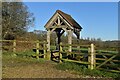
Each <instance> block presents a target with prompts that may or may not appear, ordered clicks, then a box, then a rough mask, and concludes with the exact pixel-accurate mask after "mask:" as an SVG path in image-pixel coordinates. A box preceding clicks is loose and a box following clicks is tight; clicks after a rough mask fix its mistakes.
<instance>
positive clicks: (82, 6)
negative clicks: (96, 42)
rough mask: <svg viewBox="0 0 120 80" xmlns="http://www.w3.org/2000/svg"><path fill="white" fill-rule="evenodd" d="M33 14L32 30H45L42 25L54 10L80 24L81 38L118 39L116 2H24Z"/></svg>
mask: <svg viewBox="0 0 120 80" xmlns="http://www.w3.org/2000/svg"><path fill="white" fill-rule="evenodd" d="M24 4H25V5H27V6H28V10H29V11H30V12H31V13H33V14H34V17H35V26H34V27H32V28H30V29H29V31H33V30H45V28H44V26H45V24H46V23H47V21H48V20H49V19H50V18H51V17H52V15H53V14H54V13H55V11H56V10H58V9H59V10H61V11H63V12H65V13H67V14H70V15H71V16H72V17H73V18H74V19H75V20H76V21H77V22H78V23H79V24H80V25H81V26H82V28H83V29H82V31H81V32H80V34H81V37H83V38H87V37H90V38H101V39H102V40H117V39H118V3H117V2H24Z"/></svg>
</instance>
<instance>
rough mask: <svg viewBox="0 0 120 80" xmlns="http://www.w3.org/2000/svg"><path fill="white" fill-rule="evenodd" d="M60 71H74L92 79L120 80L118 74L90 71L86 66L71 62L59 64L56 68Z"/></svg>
mask: <svg viewBox="0 0 120 80" xmlns="http://www.w3.org/2000/svg"><path fill="white" fill-rule="evenodd" d="M55 67H56V68H57V69H59V70H69V71H74V72H75V73H77V74H80V75H84V76H86V75H88V76H91V77H107V78H118V77H119V76H120V74H118V73H111V72H106V71H100V70H95V69H94V70H90V69H88V68H87V67H86V66H83V65H80V64H76V63H71V62H64V63H62V64H57V65H56V66H55Z"/></svg>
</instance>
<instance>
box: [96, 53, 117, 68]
mask: <svg viewBox="0 0 120 80" xmlns="http://www.w3.org/2000/svg"><path fill="white" fill-rule="evenodd" d="M116 56H117V55H113V56H112V57H111V58H109V59H108V60H106V61H105V62H103V63H102V64H100V65H99V66H97V67H96V68H99V67H101V66H102V65H104V64H106V63H107V62H109V61H110V60H112V59H113V58H115V57H116Z"/></svg>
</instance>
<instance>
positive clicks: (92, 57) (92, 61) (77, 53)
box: [0, 40, 120, 73]
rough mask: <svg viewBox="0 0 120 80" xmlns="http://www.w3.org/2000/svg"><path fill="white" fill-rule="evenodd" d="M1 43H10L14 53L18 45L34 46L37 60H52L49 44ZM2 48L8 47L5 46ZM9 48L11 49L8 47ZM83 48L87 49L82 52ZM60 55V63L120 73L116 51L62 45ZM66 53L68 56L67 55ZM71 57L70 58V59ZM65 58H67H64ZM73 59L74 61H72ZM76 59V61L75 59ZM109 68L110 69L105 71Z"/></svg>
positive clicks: (89, 46) (92, 46) (119, 59)
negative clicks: (78, 64)
mask: <svg viewBox="0 0 120 80" xmlns="http://www.w3.org/2000/svg"><path fill="white" fill-rule="evenodd" d="M0 42H2V43H4V42H10V43H11V45H12V46H11V48H12V51H13V52H17V50H16V47H17V46H18V43H21V44H25V43H27V44H31V43H32V44H34V45H35V46H34V49H35V50H36V54H33V56H35V57H36V58H37V59H39V57H40V56H43V58H46V59H48V60H50V59H51V52H48V51H47V47H46V44H47V42H45V41H43V42H41V41H38V40H36V41H19V40H0ZM41 45H42V47H40V46H41ZM70 46H71V47H72V49H73V51H69V47H70ZM2 47H8V46H7V45H5V46H4V45H3V46H2ZM8 48H9V47H8ZM81 48H85V49H84V50H82V49H81ZM40 50H42V51H43V54H40ZM57 53H58V54H59V61H60V62H62V61H69V62H74V63H80V64H83V65H87V66H88V68H89V69H91V70H92V69H104V70H109V71H112V72H119V73H120V68H119V67H120V55H119V54H118V52H116V51H102V50H96V47H95V45H94V44H91V45H79V44H61V43H60V51H59V52H57ZM65 53H66V55H65ZM69 56H70V58H69ZM64 57H65V58H64ZM71 58H72V59H71ZM73 58H74V59H73ZM105 68H109V69H105Z"/></svg>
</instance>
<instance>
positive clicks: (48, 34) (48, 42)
mask: <svg viewBox="0 0 120 80" xmlns="http://www.w3.org/2000/svg"><path fill="white" fill-rule="evenodd" d="M47 51H50V30H48V31H47Z"/></svg>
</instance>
